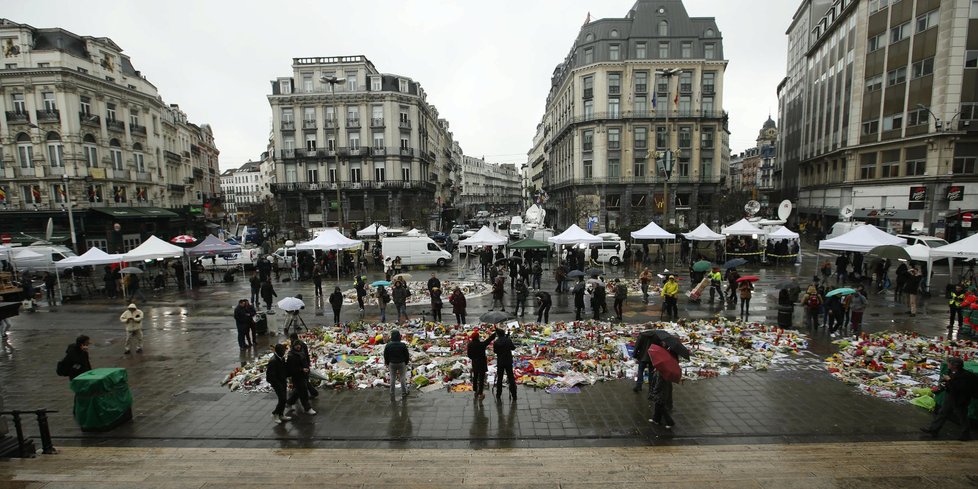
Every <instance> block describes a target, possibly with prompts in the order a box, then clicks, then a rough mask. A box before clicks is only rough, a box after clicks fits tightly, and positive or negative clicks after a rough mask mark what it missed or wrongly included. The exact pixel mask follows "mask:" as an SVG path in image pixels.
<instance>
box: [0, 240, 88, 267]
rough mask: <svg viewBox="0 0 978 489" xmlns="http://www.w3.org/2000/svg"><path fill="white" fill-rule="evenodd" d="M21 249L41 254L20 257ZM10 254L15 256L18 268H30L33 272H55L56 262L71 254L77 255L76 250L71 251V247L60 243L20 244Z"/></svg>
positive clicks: (14, 259) (15, 263)
mask: <svg viewBox="0 0 978 489" xmlns="http://www.w3.org/2000/svg"><path fill="white" fill-rule="evenodd" d="M21 250H30V251H33V252H34V253H37V254H39V255H41V256H39V257H34V258H18V257H17V253H18V252H19V251H21ZM10 254H11V256H12V258H13V262H14V265H15V266H16V267H17V269H18V270H30V271H32V272H34V271H39V272H40V271H43V272H53V271H54V270H55V266H54V263H55V262H59V261H61V260H64V259H65V258H68V257H69V256H75V252H74V251H71V248H68V247H67V246H60V245H31V246H18V247H16V248H12V249H11V253H10Z"/></svg>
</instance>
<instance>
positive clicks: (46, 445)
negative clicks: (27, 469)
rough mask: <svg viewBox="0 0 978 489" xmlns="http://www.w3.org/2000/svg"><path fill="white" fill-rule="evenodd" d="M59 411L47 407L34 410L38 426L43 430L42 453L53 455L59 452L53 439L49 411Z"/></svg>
mask: <svg viewBox="0 0 978 489" xmlns="http://www.w3.org/2000/svg"><path fill="white" fill-rule="evenodd" d="M56 412H57V411H48V410H47V409H38V410H37V411H34V413H35V414H37V428H38V430H40V432H41V448H42V453H44V454H45V455H53V454H56V453H58V450H57V449H55V448H54V443H52V441H51V429H50V426H49V425H48V413H56Z"/></svg>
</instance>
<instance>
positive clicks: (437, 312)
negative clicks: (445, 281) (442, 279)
mask: <svg viewBox="0 0 978 489" xmlns="http://www.w3.org/2000/svg"><path fill="white" fill-rule="evenodd" d="M442 305H443V304H442V300H441V288H440V287H435V288H433V289H431V320H432V321H438V322H441V308H442Z"/></svg>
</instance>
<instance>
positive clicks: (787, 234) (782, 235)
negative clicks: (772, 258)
mask: <svg viewBox="0 0 978 489" xmlns="http://www.w3.org/2000/svg"><path fill="white" fill-rule="evenodd" d="M799 237H801V236H800V235H799V234H798V233H796V232H794V231H792V230H790V229H788V228H786V227H784V226H781V227H779V228H777V229H775V230H774V231H771V232H770V233H769V234H768V235H767V239H775V240H777V239H798V238H799Z"/></svg>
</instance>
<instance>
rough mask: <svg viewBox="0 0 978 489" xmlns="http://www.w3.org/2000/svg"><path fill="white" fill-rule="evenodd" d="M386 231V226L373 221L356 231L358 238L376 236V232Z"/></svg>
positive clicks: (382, 232)
mask: <svg viewBox="0 0 978 489" xmlns="http://www.w3.org/2000/svg"><path fill="white" fill-rule="evenodd" d="M386 232H387V226H382V225H380V224H377V223H373V224H371V225H369V226H367V227H365V228H363V229H361V230H359V231H357V237H358V238H376V237H377V234H378V233H379V234H384V233H386Z"/></svg>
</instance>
